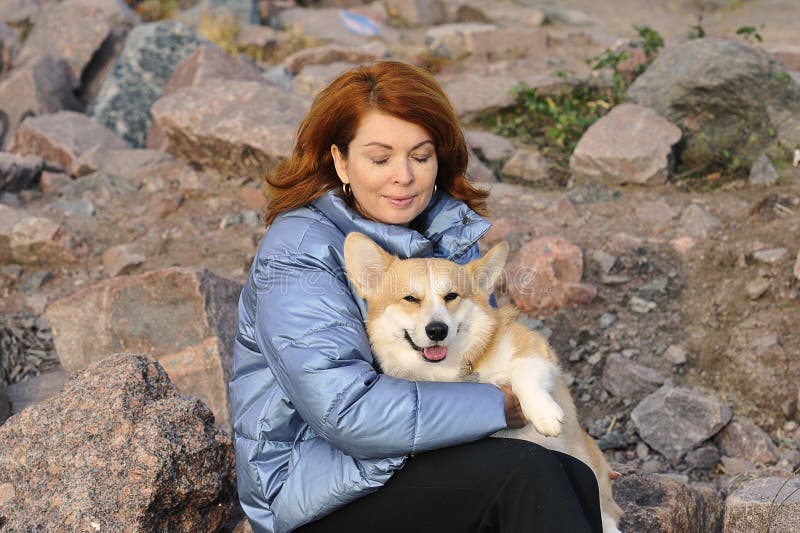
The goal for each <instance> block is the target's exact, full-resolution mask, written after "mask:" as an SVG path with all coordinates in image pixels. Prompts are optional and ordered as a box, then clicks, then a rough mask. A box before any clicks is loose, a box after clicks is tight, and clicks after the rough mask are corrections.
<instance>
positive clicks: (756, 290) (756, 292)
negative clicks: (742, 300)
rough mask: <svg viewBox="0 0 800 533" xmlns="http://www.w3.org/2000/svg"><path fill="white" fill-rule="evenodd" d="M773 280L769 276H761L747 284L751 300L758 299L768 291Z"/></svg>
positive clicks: (748, 295)
mask: <svg viewBox="0 0 800 533" xmlns="http://www.w3.org/2000/svg"><path fill="white" fill-rule="evenodd" d="M771 285H772V281H771V280H770V279H769V278H767V277H759V278H756V279H754V280H753V281H751V282H750V283H748V284H747V297H748V298H750V299H751V300H758V299H759V298H761V297H762V296H764V293H766V292H767V291H768V290H769V288H770V286H771Z"/></svg>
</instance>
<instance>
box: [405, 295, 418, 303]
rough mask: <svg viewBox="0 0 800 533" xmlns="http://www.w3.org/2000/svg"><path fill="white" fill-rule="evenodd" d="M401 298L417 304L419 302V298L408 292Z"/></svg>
mask: <svg viewBox="0 0 800 533" xmlns="http://www.w3.org/2000/svg"><path fill="white" fill-rule="evenodd" d="M403 300H405V301H407V302H411V303H412V304H418V303H419V298H416V297H414V296H411V295H410V294H409V295H408V296H403Z"/></svg>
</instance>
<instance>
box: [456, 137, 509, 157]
mask: <svg viewBox="0 0 800 533" xmlns="http://www.w3.org/2000/svg"><path fill="white" fill-rule="evenodd" d="M464 137H465V139H466V141H467V143H468V144H469V146H470V147H471V148H472V149H473V150H475V152H477V153H478V155H480V156H481V157H483V159H485V160H486V161H500V160H502V159H505V158H507V157H508V156H509V155H511V153H512V152H513V151H514V145H513V144H511V141H509V140H508V139H506V138H505V137H501V136H499V135H496V134H494V133H490V132H488V131H478V130H467V131H465V132H464Z"/></svg>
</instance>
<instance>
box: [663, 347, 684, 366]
mask: <svg viewBox="0 0 800 533" xmlns="http://www.w3.org/2000/svg"><path fill="white" fill-rule="evenodd" d="M664 359H666V360H667V361H669V362H670V363H672V364H673V365H682V364H684V363H685V362H686V349H685V348H684V347H683V346H679V345H677V344H673V345H671V346H670V347H669V348H667V351H665V352H664Z"/></svg>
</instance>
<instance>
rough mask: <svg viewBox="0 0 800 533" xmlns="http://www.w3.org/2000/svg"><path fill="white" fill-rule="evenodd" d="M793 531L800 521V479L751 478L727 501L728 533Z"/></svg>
mask: <svg viewBox="0 0 800 533" xmlns="http://www.w3.org/2000/svg"><path fill="white" fill-rule="evenodd" d="M764 524H769V531H770V532H775V533H790V532H794V531H797V524H800V478H798V477H797V476H795V477H790V478H788V479H786V478H783V477H766V478H760V479H754V480H752V481H748V482H747V483H746V484H744V485H743V486H742V487H741V488H739V489H737V490H735V491H733V492H732V493H731V494H730V495H729V496H728V499H727V501H726V502H725V526H724V527H725V529H724V531H725V532H726V533H750V532H752V531H762V530H763V529H764Z"/></svg>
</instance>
